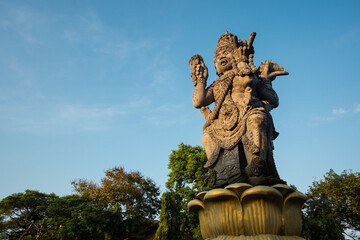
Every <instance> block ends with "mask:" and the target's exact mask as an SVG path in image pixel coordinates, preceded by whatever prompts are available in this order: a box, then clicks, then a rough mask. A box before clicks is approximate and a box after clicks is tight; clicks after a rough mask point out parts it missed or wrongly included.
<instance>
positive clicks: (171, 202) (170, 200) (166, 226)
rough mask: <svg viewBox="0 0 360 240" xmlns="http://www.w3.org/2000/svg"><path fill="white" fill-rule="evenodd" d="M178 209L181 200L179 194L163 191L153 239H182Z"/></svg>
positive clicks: (179, 208) (179, 209)
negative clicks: (157, 224)
mask: <svg viewBox="0 0 360 240" xmlns="http://www.w3.org/2000/svg"><path fill="white" fill-rule="evenodd" d="M180 211H181V201H180V197H179V195H178V194H176V193H174V192H169V191H167V192H164V193H163V195H162V197H161V214H160V221H159V228H158V230H157V231H156V235H155V239H160V240H166V239H172V240H181V239H183V237H182V236H181V234H179V233H180V225H181V222H182V221H181V219H180V214H179V213H180Z"/></svg>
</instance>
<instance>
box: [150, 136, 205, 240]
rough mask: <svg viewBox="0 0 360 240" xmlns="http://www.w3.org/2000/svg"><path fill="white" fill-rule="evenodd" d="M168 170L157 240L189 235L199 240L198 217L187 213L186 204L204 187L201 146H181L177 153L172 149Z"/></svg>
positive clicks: (203, 153)
mask: <svg viewBox="0 0 360 240" xmlns="http://www.w3.org/2000/svg"><path fill="white" fill-rule="evenodd" d="M169 160H170V161H169V166H168V168H169V169H170V170H171V171H170V173H169V179H168V181H167V182H166V187H167V189H168V192H165V193H164V194H163V197H162V209H161V212H160V223H159V225H160V227H159V229H158V231H157V233H156V239H172V238H171V237H169V236H176V237H174V239H184V237H185V235H188V236H190V237H192V238H195V239H202V237H201V232H200V227H199V221H198V217H197V215H195V214H193V213H191V212H189V211H188V210H187V204H188V202H189V201H190V200H192V199H194V198H195V195H196V192H198V191H200V190H203V188H204V187H207V186H208V185H207V183H206V182H205V180H204V179H203V178H202V175H203V174H205V173H206V169H204V167H203V165H204V164H205V163H206V161H207V159H206V154H205V151H204V149H203V148H202V147H199V146H195V147H192V146H190V145H185V144H183V143H181V144H180V145H179V148H178V150H176V151H175V150H173V151H172V153H171V155H170V158H169Z"/></svg>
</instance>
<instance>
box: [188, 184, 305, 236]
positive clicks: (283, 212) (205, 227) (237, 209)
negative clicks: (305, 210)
mask: <svg viewBox="0 0 360 240" xmlns="http://www.w3.org/2000/svg"><path fill="white" fill-rule="evenodd" d="M305 200H306V197H305V195H304V194H302V193H300V192H298V191H294V190H293V189H291V188H290V187H288V186H287V185H284V184H277V185H274V186H272V187H268V186H256V187H253V186H251V185H249V184H247V183H235V184H231V185H229V186H227V187H226V188H225V189H213V190H210V191H208V192H201V193H199V194H198V195H197V196H196V199H194V200H192V201H190V202H189V204H188V208H189V210H190V211H194V212H197V213H198V215H199V220H200V228H201V234H202V236H203V238H204V239H212V240H230V239H231V240H232V239H234V240H303V238H301V237H299V236H300V234H301V228H302V219H301V217H302V213H301V208H302V206H303V204H304V202H305Z"/></svg>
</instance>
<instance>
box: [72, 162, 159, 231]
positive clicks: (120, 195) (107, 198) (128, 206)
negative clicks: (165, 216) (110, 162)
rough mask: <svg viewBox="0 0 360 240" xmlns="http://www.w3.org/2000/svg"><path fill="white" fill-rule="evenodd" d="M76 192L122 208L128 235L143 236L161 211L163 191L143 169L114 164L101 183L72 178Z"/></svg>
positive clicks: (107, 205) (106, 206)
mask: <svg viewBox="0 0 360 240" xmlns="http://www.w3.org/2000/svg"><path fill="white" fill-rule="evenodd" d="M72 184H73V186H74V189H75V191H76V192H78V193H79V194H81V195H88V196H89V197H90V198H91V199H92V200H93V201H94V202H95V203H96V204H98V205H100V206H103V207H105V208H110V209H114V210H115V211H120V212H121V213H122V216H123V223H124V225H125V227H126V233H127V235H139V234H140V235H141V233H142V232H143V230H145V229H146V228H148V227H151V225H152V224H154V219H155V217H156V216H157V215H158V213H159V210H160V199H159V195H160V190H159V187H157V186H156V184H155V183H154V182H153V181H152V180H151V179H150V178H145V177H144V176H142V174H141V173H140V172H135V171H131V172H126V171H125V169H124V168H123V167H114V168H112V169H109V170H107V171H106V172H105V177H104V178H103V179H102V180H101V182H100V184H96V183H93V182H91V181H88V180H84V179H81V180H77V181H73V183H72Z"/></svg>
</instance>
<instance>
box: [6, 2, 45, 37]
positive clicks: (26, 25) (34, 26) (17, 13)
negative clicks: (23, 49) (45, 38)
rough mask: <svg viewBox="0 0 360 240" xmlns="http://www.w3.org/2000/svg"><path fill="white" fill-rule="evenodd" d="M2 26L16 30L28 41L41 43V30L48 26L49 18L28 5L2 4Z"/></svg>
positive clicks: (8, 29) (12, 30)
mask: <svg viewBox="0 0 360 240" xmlns="http://www.w3.org/2000/svg"><path fill="white" fill-rule="evenodd" d="M2 5H3V7H4V9H6V11H1V14H0V16H1V17H0V26H1V28H2V29H3V30H5V31H9V32H14V33H16V34H17V35H18V36H20V37H21V38H22V39H23V40H24V41H25V42H27V43H41V42H42V40H41V35H40V34H41V32H42V30H43V29H44V27H46V26H48V24H49V21H50V20H49V19H46V18H44V17H43V16H41V15H39V14H37V13H36V11H34V10H33V9H32V8H31V7H29V6H26V5H20V4H19V5H16V6H11V5H10V4H4V3H3V4H2Z"/></svg>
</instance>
